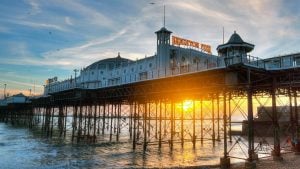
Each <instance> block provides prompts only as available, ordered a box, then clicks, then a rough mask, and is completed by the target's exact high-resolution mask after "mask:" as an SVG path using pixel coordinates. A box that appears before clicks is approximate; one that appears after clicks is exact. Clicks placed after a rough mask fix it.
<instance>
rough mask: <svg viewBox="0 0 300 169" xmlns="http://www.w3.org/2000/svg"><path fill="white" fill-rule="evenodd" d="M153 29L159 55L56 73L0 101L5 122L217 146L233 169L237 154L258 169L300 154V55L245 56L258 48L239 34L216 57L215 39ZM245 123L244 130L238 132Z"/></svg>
mask: <svg viewBox="0 0 300 169" xmlns="http://www.w3.org/2000/svg"><path fill="white" fill-rule="evenodd" d="M155 34H156V36H157V41H156V44H157V51H156V53H155V55H153V56H150V57H145V58H144V59H139V60H130V59H126V58H124V57H121V55H120V54H118V55H117V56H116V57H113V58H108V59H103V60H100V61H98V62H95V63H93V64H91V65H89V66H87V67H86V68H84V69H82V70H80V72H78V73H79V75H77V74H76V73H77V71H76V70H75V77H74V78H71V79H66V80H62V81H58V80H57V77H54V78H50V79H48V80H47V83H46V85H45V88H44V95H43V96H40V97H34V98H30V102H26V103H9V104H7V105H4V106H1V107H0V111H1V113H0V115H1V116H0V119H1V121H4V122H7V123H11V124H13V125H25V126H28V127H29V128H38V129H39V130H41V131H42V132H41V133H42V134H41V135H42V136H43V137H49V138H50V137H61V138H66V137H68V136H70V137H71V140H72V142H76V143H82V142H84V143H90V144H93V143H94V142H124V141H125V142H130V143H131V144H132V149H134V150H136V151H137V150H140V149H137V147H141V149H142V150H143V151H147V147H148V146H157V148H158V149H160V148H162V146H168V147H169V148H170V149H171V150H172V149H173V145H174V144H179V145H181V146H184V145H185V144H192V145H193V147H196V146H200V145H202V144H203V142H212V143H213V144H212V146H214V145H215V143H216V142H218V143H222V145H223V150H222V151H223V152H224V153H223V155H222V156H221V157H220V166H221V168H229V167H230V161H231V159H244V160H245V167H246V168H255V167H256V160H258V159H259V158H261V157H267V156H270V157H272V158H273V159H274V160H281V159H282V157H281V154H282V153H285V152H294V153H295V155H297V154H299V152H300V146H299V144H298V142H299V124H298V122H299V120H298V108H297V107H298V101H299V100H298V99H299V98H298V96H299V89H300V88H299V87H300V71H299V68H300V53H295V54H289V55H284V56H278V57H273V58H268V59H260V58H257V57H253V56H250V55H248V53H249V52H251V51H252V50H253V49H254V45H253V44H250V43H247V42H244V41H243V40H242V38H241V37H240V36H239V35H238V34H237V33H236V32H234V33H233V34H232V35H231V37H230V39H229V40H228V42H227V43H225V44H221V45H219V46H218V47H217V51H218V56H216V55H212V54H211V47H210V46H209V45H207V44H202V43H198V42H194V41H191V40H187V39H183V38H179V37H175V36H173V37H171V34H172V32H171V31H169V30H168V29H166V28H165V27H163V28H161V29H160V30H158V31H156V32H155ZM258 107H259V109H260V112H261V111H262V110H263V109H264V107H265V109H268V111H266V112H268V113H267V115H264V120H265V121H267V122H268V123H267V124H269V125H264V128H266V127H267V128H269V130H270V131H272V132H271V133H272V135H271V138H269V139H266V138H265V134H264V132H263V131H265V130H260V129H259V127H257V126H256V125H257V123H255V122H254V119H255V118H256V116H257V112H256V110H257V108H258ZM280 107H285V108H286V107H288V109H287V110H288V111H284V112H285V113H286V114H287V116H288V117H289V118H288V120H289V123H288V124H289V126H288V127H287V130H280V125H279V120H278V119H279V117H278V114H279V113H278V112H279V111H280V110H279V109H280ZM280 112H283V111H280ZM281 115H282V113H281ZM242 123H246V125H247V132H246V133H245V135H239V133H238V132H233V131H234V128H235V127H236V126H241V124H242ZM287 138H288V139H289V142H288V144H282V140H285V139H287ZM66 139H67V138H66ZM198 144H199V145H198ZM233 151H235V152H236V151H240V152H243V153H240V154H242V155H236V154H238V153H234V152H233Z"/></svg>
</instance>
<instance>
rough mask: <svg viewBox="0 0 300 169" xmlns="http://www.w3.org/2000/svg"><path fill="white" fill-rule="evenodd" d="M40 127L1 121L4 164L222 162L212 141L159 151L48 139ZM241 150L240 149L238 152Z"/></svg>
mask: <svg viewBox="0 0 300 169" xmlns="http://www.w3.org/2000/svg"><path fill="white" fill-rule="evenodd" d="M38 132H39V131H37V130H29V129H24V128H16V127H12V126H10V125H8V124H4V123H0V150H1V151H0V157H1V160H0V168H7V169H10V168H11V169H16V168H45V169H48V168H49V169H52V168H141V167H147V168H148V167H149V168H151V167H175V166H195V165H211V164H218V163H219V157H221V156H222V154H223V145H222V144H221V142H216V145H215V147H213V146H212V142H211V141H206V142H204V144H203V145H201V144H200V142H198V143H197V146H196V148H195V149H193V146H192V144H191V143H185V144H184V147H183V148H182V147H181V144H175V145H174V148H173V151H171V150H170V148H169V146H168V145H167V144H165V145H163V147H162V149H161V150H160V151H159V149H158V146H157V145H151V146H148V150H147V151H146V152H145V153H143V151H142V146H138V147H137V149H136V150H135V151H133V150H132V145H131V143H130V142H122V143H97V144H95V145H78V144H72V143H71V142H70V140H68V139H64V140H61V139H55V138H54V139H49V140H48V139H44V138H41V137H40V135H38V134H36V133H38ZM237 153H238V152H237Z"/></svg>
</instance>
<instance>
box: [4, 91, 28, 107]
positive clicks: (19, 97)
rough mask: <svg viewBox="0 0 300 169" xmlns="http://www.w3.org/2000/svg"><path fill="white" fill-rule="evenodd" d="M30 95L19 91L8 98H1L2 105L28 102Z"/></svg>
mask: <svg viewBox="0 0 300 169" xmlns="http://www.w3.org/2000/svg"><path fill="white" fill-rule="evenodd" d="M28 102H29V100H28V97H26V96H25V95H24V94H23V93H19V94H16V95H13V96H10V97H7V98H6V99H2V100H0V106H7V105H8V104H11V103H28Z"/></svg>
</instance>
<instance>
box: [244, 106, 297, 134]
mask: <svg viewBox="0 0 300 169" xmlns="http://www.w3.org/2000/svg"><path fill="white" fill-rule="evenodd" d="M276 111H277V117H278V124H279V127H280V131H281V132H285V131H287V130H290V129H291V128H290V127H291V119H290V117H291V116H290V107H289V106H277V107H276ZM292 112H293V116H294V117H295V107H294V106H293V107H292ZM297 112H298V113H297V114H298V121H300V108H299V107H298V110H297ZM272 113H273V110H272V107H266V106H262V107H258V108H257V117H256V118H254V119H253V120H254V126H253V127H254V133H256V134H257V135H268V136H270V135H272V134H273V130H272V127H273V121H272V117H273V116H272ZM247 132H248V121H247V120H244V121H243V125H242V133H243V134H245V135H246V134H247Z"/></svg>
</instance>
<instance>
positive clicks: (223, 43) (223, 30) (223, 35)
mask: <svg viewBox="0 0 300 169" xmlns="http://www.w3.org/2000/svg"><path fill="white" fill-rule="evenodd" d="M223 44H224V26H223Z"/></svg>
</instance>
